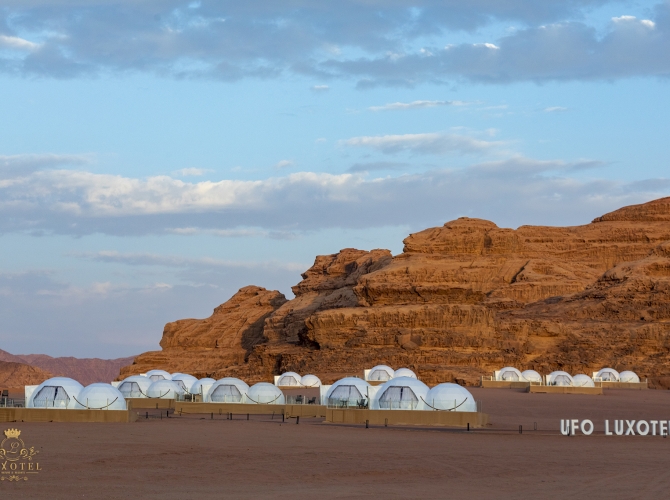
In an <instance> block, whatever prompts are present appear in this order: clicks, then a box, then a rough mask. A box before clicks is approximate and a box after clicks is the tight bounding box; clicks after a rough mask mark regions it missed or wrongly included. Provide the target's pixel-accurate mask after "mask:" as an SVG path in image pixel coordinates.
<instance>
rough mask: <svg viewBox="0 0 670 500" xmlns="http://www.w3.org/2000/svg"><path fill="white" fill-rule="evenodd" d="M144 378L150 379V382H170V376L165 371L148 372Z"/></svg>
mask: <svg viewBox="0 0 670 500" xmlns="http://www.w3.org/2000/svg"><path fill="white" fill-rule="evenodd" d="M146 377H147V378H148V379H151V381H152V382H156V381H157V380H172V375H170V373H168V372H166V371H165V370H149V371H148V372H147V373H146Z"/></svg>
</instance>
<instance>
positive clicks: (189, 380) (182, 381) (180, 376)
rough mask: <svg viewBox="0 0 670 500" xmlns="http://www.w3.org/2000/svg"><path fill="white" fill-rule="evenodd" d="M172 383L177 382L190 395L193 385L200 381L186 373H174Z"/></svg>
mask: <svg viewBox="0 0 670 500" xmlns="http://www.w3.org/2000/svg"><path fill="white" fill-rule="evenodd" d="M172 381H173V382H176V383H177V384H178V385H179V386H180V387H181V388H182V389H184V392H185V393H187V394H190V393H191V387H193V384H195V383H196V382H197V381H198V379H197V378H196V377H194V376H193V375H188V374H186V373H173V374H172Z"/></svg>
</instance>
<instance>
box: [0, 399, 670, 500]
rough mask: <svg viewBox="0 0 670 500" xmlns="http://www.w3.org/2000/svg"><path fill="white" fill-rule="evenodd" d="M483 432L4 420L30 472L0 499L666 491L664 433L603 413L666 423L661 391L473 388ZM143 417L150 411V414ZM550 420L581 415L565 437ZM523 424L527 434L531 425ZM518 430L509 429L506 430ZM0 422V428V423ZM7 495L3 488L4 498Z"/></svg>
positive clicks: (662, 494) (309, 424)
mask: <svg viewBox="0 0 670 500" xmlns="http://www.w3.org/2000/svg"><path fill="white" fill-rule="evenodd" d="M472 392H473V394H474V396H475V398H476V399H478V400H480V401H482V405H483V410H484V411H485V412H487V413H489V414H490V416H491V420H492V425H491V426H489V427H488V428H487V429H481V430H476V431H472V432H469V433H468V432H466V431H463V430H454V429H407V428H390V427H389V428H384V427H376V428H369V429H365V427H364V426H339V425H332V424H325V423H321V422H320V421H318V420H315V419H301V420H300V423H299V425H296V422H295V420H291V421H287V422H286V423H284V424H282V423H281V420H279V419H275V420H270V417H269V416H257V417H253V416H252V418H251V420H249V421H247V420H246V416H242V415H239V416H236V419H235V420H233V421H229V420H225V419H219V418H218V416H217V418H216V419H215V420H211V419H210V417H209V416H207V417H206V418H204V416H203V417H200V416H189V417H188V418H186V417H182V418H170V419H165V418H164V419H162V420H159V419H155V418H150V419H148V420H144V419H143V420H141V421H139V422H137V423H133V424H56V423H46V424H35V423H33V424H29V423H17V424H9V425H8V424H5V425H7V427H16V428H18V429H20V430H21V431H22V436H21V437H22V438H23V439H24V441H25V442H26V444H27V445H29V446H36V447H37V449H39V451H40V454H39V461H40V466H41V467H42V469H43V471H42V472H41V473H40V474H39V475H37V476H32V477H31V478H30V480H29V481H27V482H21V483H8V482H7V481H4V482H1V483H0V496H1V497H2V498H26V499H31V498H36V499H45V498H49V499H60V498H68V499H70V498H93V499H107V498H112V499H117V498H119V499H121V498H132V499H162V500H170V499H210V498H217V499H219V498H279V499H283V498H287V499H288V498H299V497H306V498H382V499H396V498H403V499H404V498H450V497H457V498H477V499H489V498H490V499H501V498H561V499H566V498H579V499H581V498H588V499H601V498H602V499H617V498H626V499H628V498H653V499H656V498H667V497H668V496H670V438H667V439H666V438H661V437H650V436H648V437H642V436H635V437H632V436H628V437H624V436H622V437H617V436H613V437H605V436H604V435H603V434H602V422H603V420H604V418H610V419H615V418H616V419H646V420H651V419H666V420H668V419H670V391H651V390H650V391H607V393H606V395H604V396H583V395H543V394H526V393H521V392H516V391H511V390H504V389H473V390H472ZM154 413H155V412H154ZM561 418H579V419H582V418H589V419H591V420H593V421H594V423H595V424H596V433H594V435H592V436H579V435H578V436H576V437H565V436H561V435H560V433H559V421H560V419H561ZM535 422H537V424H538V430H537V431H534V430H532V429H533V428H534V423H535ZM519 425H522V426H523V429H524V430H523V434H519V432H518V427H519ZM1 430H4V428H3V429H1ZM7 495H10V496H7Z"/></svg>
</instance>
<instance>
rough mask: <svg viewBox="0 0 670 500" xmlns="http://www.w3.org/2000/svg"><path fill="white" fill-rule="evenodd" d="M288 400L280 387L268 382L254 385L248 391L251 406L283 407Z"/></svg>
mask: <svg viewBox="0 0 670 500" xmlns="http://www.w3.org/2000/svg"><path fill="white" fill-rule="evenodd" d="M285 401H286V399H285V398H284V393H283V392H281V390H280V389H279V387H277V386H276V385H274V384H269V383H267V382H259V383H258V384H255V385H252V386H251V387H249V390H248V391H247V402H248V403H251V404H273V405H283V404H285Z"/></svg>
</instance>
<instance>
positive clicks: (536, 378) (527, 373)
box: [521, 370, 542, 383]
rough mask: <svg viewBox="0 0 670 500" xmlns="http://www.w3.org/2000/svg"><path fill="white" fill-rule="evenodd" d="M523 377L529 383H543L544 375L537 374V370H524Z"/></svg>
mask: <svg viewBox="0 0 670 500" xmlns="http://www.w3.org/2000/svg"><path fill="white" fill-rule="evenodd" d="M521 376H522V377H523V378H524V379H525V380H527V381H528V382H538V383H541V382H542V375H540V374H539V373H537V372H536V371H535V370H524V371H522V372H521Z"/></svg>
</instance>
